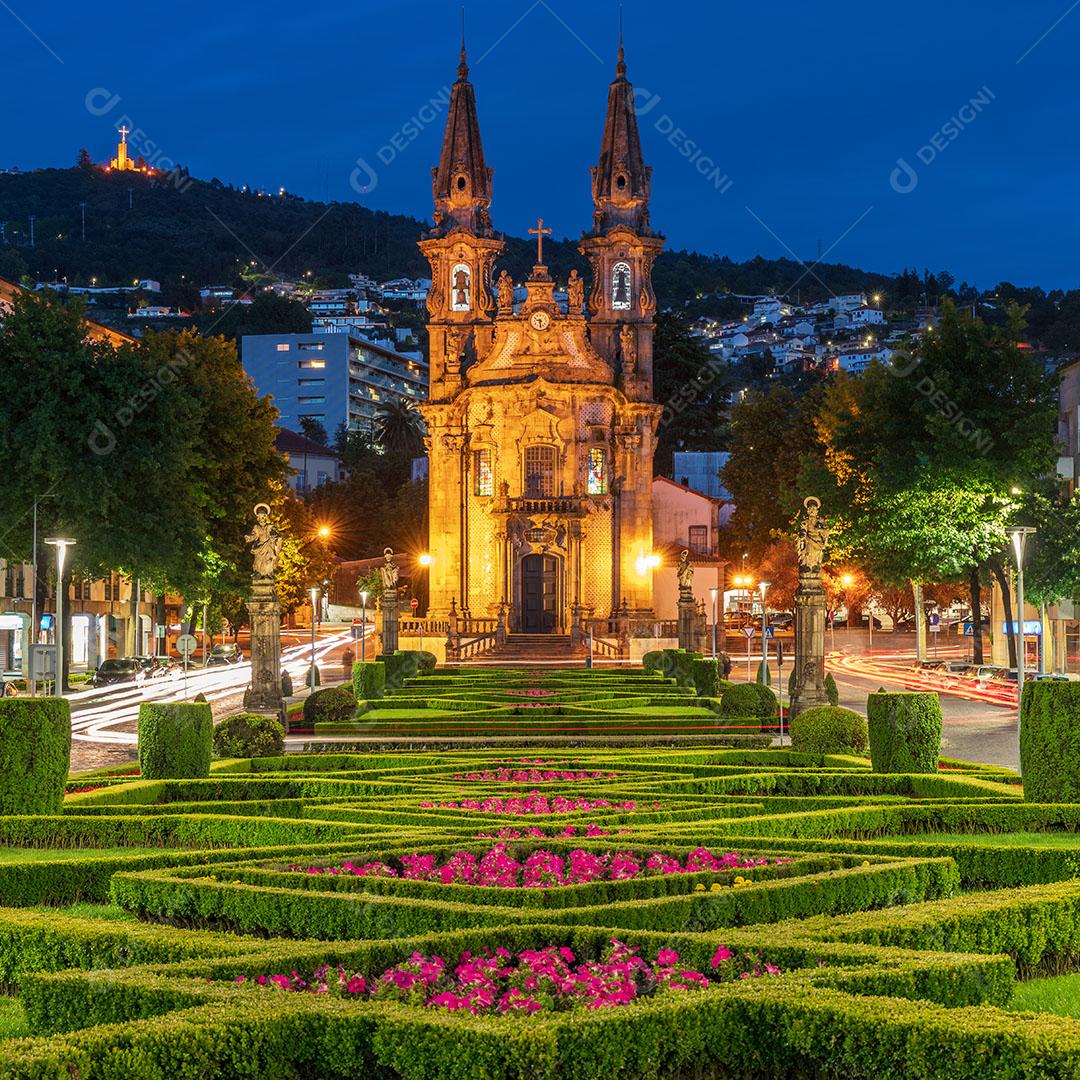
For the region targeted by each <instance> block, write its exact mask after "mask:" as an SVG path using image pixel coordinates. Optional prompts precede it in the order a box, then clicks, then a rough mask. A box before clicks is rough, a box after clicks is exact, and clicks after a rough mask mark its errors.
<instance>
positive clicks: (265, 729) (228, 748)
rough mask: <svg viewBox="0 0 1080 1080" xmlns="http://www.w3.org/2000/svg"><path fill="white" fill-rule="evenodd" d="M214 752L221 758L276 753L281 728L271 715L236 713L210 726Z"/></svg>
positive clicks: (281, 737)
mask: <svg viewBox="0 0 1080 1080" xmlns="http://www.w3.org/2000/svg"><path fill="white" fill-rule="evenodd" d="M214 752H215V753H216V754H217V755H218V757H223V758H247V757H280V756H281V755H282V754H284V753H285V729H284V728H283V727H282V726H281V724H279V723H278V721H277V720H275V719H274V718H273V717H272V716H261V715H260V714H259V713H237V714H236V715H235V716H230V717H229V718H228V719H227V720H223V721H222V722H221V723H220V724H218V725H217V727H215V728H214Z"/></svg>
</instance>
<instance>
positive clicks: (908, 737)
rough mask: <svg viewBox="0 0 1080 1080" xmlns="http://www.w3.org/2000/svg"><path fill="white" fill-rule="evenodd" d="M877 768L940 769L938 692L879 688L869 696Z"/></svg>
mask: <svg viewBox="0 0 1080 1080" xmlns="http://www.w3.org/2000/svg"><path fill="white" fill-rule="evenodd" d="M866 712H867V720H868V726H869V732H870V760H871V761H872V762H873V768H874V772H883V773H920V772H922V773H936V772H937V767H938V759H939V757H940V756H941V702H940V701H939V700H938V696H937V694H920V693H907V692H892V693H890V692H887V691H884V690H879V691H877V692H876V693H873V694H870V695H869V696H868V697H867V699H866Z"/></svg>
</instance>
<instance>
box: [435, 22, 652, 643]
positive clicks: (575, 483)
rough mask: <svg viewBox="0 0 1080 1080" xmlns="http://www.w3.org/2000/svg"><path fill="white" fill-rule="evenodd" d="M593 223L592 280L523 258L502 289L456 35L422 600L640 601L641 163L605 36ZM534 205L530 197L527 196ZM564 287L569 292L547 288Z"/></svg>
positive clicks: (552, 617)
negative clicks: (561, 298) (515, 277)
mask: <svg viewBox="0 0 1080 1080" xmlns="http://www.w3.org/2000/svg"><path fill="white" fill-rule="evenodd" d="M591 172H592V197H593V205H594V212H593V220H592V228H591V229H590V230H589V231H588V233H586V235H585V236H584V238H583V239H582V242H581V245H580V251H581V253H582V254H583V255H584V256H585V257H586V258H587V259H588V261H589V264H590V266H591V281H590V282H588V283H586V281H585V280H583V279H582V278H580V277H578V275H577V272H576V271H573V272H572V273H571V276H570V279H569V280H568V281H566V282H556V281H555V280H553V278H552V277H551V275H550V274H549V272H548V270H547V267H545V266H544V264H543V242H544V237H545V235H547V234H548V233H549V232H550V230H548V229H545V228H544V227H543V221H542V220H541V221H539V222H538V224H537V227H536V228H535V229H531V230H530V232H531V233H533V234H534V235H535V236H536V240H537V256H536V265H535V266H534V267H533V269H532V272H531V274H530V275H529V278H528V280H527V281H526V282H524V286H525V290H526V296H525V299H524V301H520V300H518V301H517V302H515V295H514V293H515V283H514V282H513V281H511V280H510V277H509V275H508V274H507V273H506V272H505V271H502V272H499V268H498V259H499V256H500V254H501V252H502V250H503V241H502V239H501V237H500V234H499V233H497V232H496V231H495V229H494V226H493V223H492V218H491V213H490V207H491V201H492V169H491V168H490V167H489V166H488V164H487V162H486V160H485V158H484V149H483V144H482V142H481V138H480V125H479V120H478V117H477V111H476V98H475V94H474V90H473V86H472V84H471V83H470V82H469V69H468V66H467V64H466V57H465V49H464V46H462V51H461V63H460V66H459V68H458V78H457V81H456V82H455V83H454V86H453V90H452V94H451V99H450V106H449V114H448V116H447V122H446V131H445V134H444V136H443V144H442V152H441V156H440V159H439V164H438V166H437V167H436V168H435V169H433V170H432V178H433V183H432V189H433V191H432V194H433V198H434V203H435V211H434V228H433V229H431V231H430V232H428V233H426V234H425V235H424V237H423V239H422V240H421V241H420V245H419V246H420V250H421V251H422V252H423V253H424V255H425V256H426V257H427V259H428V261H429V262H430V263H431V279H432V287H431V291H430V294H429V296H428V312H429V316H430V321H429V324H428V329H429V333H430V347H431V388H430V396H429V398H428V400H427V402H426V403H425V404H424V405H423V406H422V410H423V414H424V420H425V422H426V424H427V429H428V438H429V443H428V450H429V458H430V473H429V492H430V494H429V508H430V550H431V553H432V556H433V558H432V562H431V567H430V611H431V613H432V614H433V615H445V614H446V613H447V612H448V611H449V610H450V609H451V605H452V604H453V605H454V608H455V610H456V611H458V612H460V613H462V614H464V615H466V616H472V617H474V618H489V617H492V616H496V615H498V614H499V613H500V611H502V612H504V613H505V616H506V620H507V626H508V629H509V631H510V632H511V633H520V634H541V633H544V634H566V633H569V632H570V628H571V626H572V625H576V624H578V623H579V621H580V619H581V618H582V617H588V616H595V617H606V616H609V615H611V614H612V613H614V612H617V611H620V610H622V611H626V612H629V613H631V614H634V615H640V616H647V615H648V614H650V613H651V611H652V607H653V597H652V579H653V565H654V562H655V558H654V556H653V538H652V462H653V453H654V449H655V443H656V428H657V424H658V422H659V418H660V414H661V408H660V407H659V406H658V405H656V404H655V403H654V402H653V379H652V366H653V331H654V327H653V316H654V314H655V311H656V297H655V295H654V293H653V289H652V280H651V270H652V265H653V262H654V260H655V259H656V257H657V255H659V253H660V251H661V248H662V247H663V238H662V237H661V236H660V235H659V234H658V233H656V232H654V231H653V230H652V229H651V228H650V226H649V186H650V173H651V169H650V168H649V167H648V166H646V165H645V163H644V159H643V157H642V152H641V141H640V138H639V135H638V127H637V120H636V117H635V113H634V102H633V88H632V87H631V84H630V83H629V82H628V81H627V78H626V63H625V58H624V53H623V47H622V44H621V43H620V45H619V54H618V64H617V67H616V77H615V81H614V82H613V83H612V84H611V89H610V91H609V94H608V103H607V118H606V120H605V123H604V131H603V138H602V140H601V145H600V157H599V160H598V162H597V164H596V165H595V166H594V167H593V168H592V170H591ZM541 209H542V208H541ZM559 286H562V287H563V288H565V290H566V294H567V297H568V303H567V304H566V305H565V307H566V310H565V311H564V310H563V307H564V305H563V304H561V303H560V302H558V301H557V300H556V297H555V295H554V294H555V290H556V288H557V287H559Z"/></svg>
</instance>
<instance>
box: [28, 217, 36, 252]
mask: <svg viewBox="0 0 1080 1080" xmlns="http://www.w3.org/2000/svg"><path fill="white" fill-rule="evenodd" d="M36 220H37V219H36V218H35V217H34V215H33V214H31V215H30V246H31V247H33V246H34V222H35V221H36Z"/></svg>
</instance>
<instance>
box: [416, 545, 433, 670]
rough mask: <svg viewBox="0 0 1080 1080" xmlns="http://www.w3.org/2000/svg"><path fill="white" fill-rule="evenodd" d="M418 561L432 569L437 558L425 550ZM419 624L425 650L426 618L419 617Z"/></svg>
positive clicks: (424, 566) (422, 647)
mask: <svg viewBox="0 0 1080 1080" xmlns="http://www.w3.org/2000/svg"><path fill="white" fill-rule="evenodd" d="M416 561H417V563H418V564H419V565H420V566H421V567H422V568H423V569H425V570H430V569H431V564H432V563H433V562H434V561H435V559H434V557H433V556H432V554H431V552H429V551H424V552H421V553H420V554H419V555H418V556H417V557H416ZM426 610H427V609H426V608H425V611H426ZM417 624H418V625H419V627H420V651H421V652H423V651H424V620H423V619H417Z"/></svg>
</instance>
